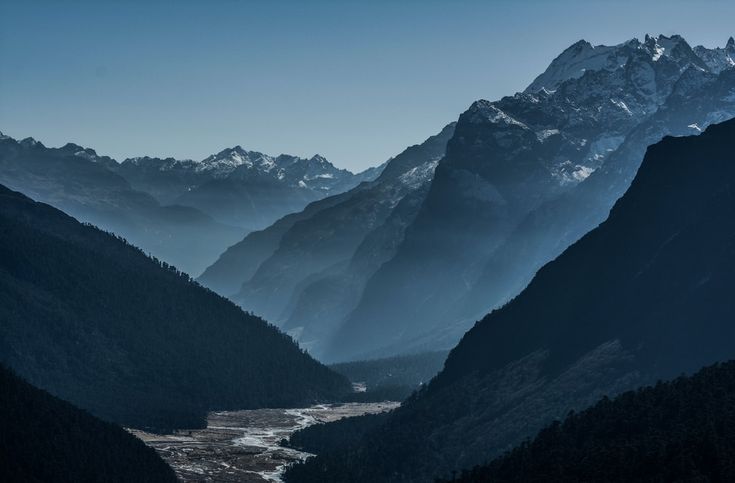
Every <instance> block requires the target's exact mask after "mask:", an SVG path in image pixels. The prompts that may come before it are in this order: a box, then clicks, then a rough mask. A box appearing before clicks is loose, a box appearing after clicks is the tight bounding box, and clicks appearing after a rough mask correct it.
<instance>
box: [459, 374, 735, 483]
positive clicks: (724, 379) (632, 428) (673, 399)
mask: <svg viewBox="0 0 735 483" xmlns="http://www.w3.org/2000/svg"><path fill="white" fill-rule="evenodd" d="M454 481H456V482H462V483H469V482H497V483H511V482H519V483H520V482H530V481H538V482H541V481H545V482H556V481H558V482H562V481H563V482H569V483H574V482H587V481H609V482H613V481H615V482H638V481H639V482H644V481H661V482H663V481H682V482H683V481H691V482H694V481H701V482H723V483H724V482H729V481H735V362H728V363H725V364H719V365H715V366H711V367H707V368H705V369H702V370H701V371H699V372H698V373H697V374H695V375H694V376H692V377H680V378H678V379H675V380H673V381H671V382H666V383H659V384H657V385H656V386H653V387H646V388H645V389H639V390H637V391H631V392H627V393H625V394H622V395H620V396H618V397H617V398H615V399H613V400H610V399H608V398H605V399H603V400H602V401H600V402H599V403H597V404H596V405H595V406H593V407H592V408H590V409H587V410H586V411H582V412H581V413H576V414H575V413H572V414H570V415H569V416H567V418H566V419H565V420H564V421H563V422H561V423H560V422H555V423H553V424H551V425H550V426H548V427H546V428H545V429H544V430H542V431H541V432H540V433H539V434H538V436H536V438H534V439H533V440H532V441H530V442H527V443H524V444H522V445H521V446H519V447H517V448H516V449H514V450H513V451H511V452H509V453H508V454H506V455H505V456H503V457H501V458H498V459H496V460H495V461H493V462H492V463H490V464H489V465H487V466H481V467H477V468H474V469H473V470H472V471H467V472H465V473H464V474H463V475H462V476H461V477H460V478H458V479H457V480H454Z"/></svg>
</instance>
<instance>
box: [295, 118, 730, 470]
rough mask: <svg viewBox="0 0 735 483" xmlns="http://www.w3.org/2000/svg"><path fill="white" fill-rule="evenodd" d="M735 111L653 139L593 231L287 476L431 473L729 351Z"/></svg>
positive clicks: (496, 450) (498, 450) (468, 462)
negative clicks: (357, 433) (392, 399)
mask: <svg viewBox="0 0 735 483" xmlns="http://www.w3.org/2000/svg"><path fill="white" fill-rule="evenodd" d="M733 139H735V120H732V121H727V122H724V123H722V124H718V125H713V126H711V127H709V128H708V129H707V130H706V131H705V132H704V133H703V134H701V135H699V136H690V137H682V138H673V137H667V138H665V139H664V140H663V141H661V142H660V143H658V144H656V145H654V146H651V147H650V148H649V149H648V151H647V154H646V156H645V159H644V161H643V164H642V166H641V168H640V170H639V171H638V174H637V176H636V177H635V179H634V181H633V183H632V185H631V187H630V189H629V190H628V191H627V192H626V194H625V195H624V196H623V197H622V198H621V199H620V200H619V201H618V202H617V203H616V205H615V207H614V208H613V209H612V211H611V213H610V216H609V218H608V219H607V221H605V222H604V223H603V224H601V225H600V226H599V227H598V228H596V229H595V230H593V231H592V232H590V233H588V234H587V235H586V236H584V237H583V238H582V239H581V240H580V241H578V242H577V243H575V244H574V245H572V246H571V247H570V248H569V249H567V250H566V251H565V252H564V253H563V254H562V255H561V256H560V257H559V258H557V259H556V260H554V261H552V262H550V263H549V264H547V265H546V266H545V267H544V268H542V269H541V270H540V271H539V273H538V274H537V275H536V277H535V278H534V280H533V281H532V282H531V284H530V285H529V286H528V287H527V288H526V290H524V291H523V292H522V293H521V294H520V295H519V296H518V297H516V298H515V299H514V300H513V301H511V302H510V303H509V304H507V305H506V306H504V307H502V308H501V309H498V310H496V311H494V312H492V313H491V314H489V315H488V316H486V317H485V318H484V319H483V320H481V321H480V322H478V323H477V324H476V325H475V326H474V328H473V329H471V330H470V331H469V332H468V333H467V334H466V335H465V336H464V338H463V339H462V341H461V342H460V343H459V345H458V346H457V347H456V348H455V349H454V350H452V352H451V353H450V354H449V357H448V358H447V361H446V363H445V366H444V370H443V371H442V372H441V373H439V375H438V376H437V377H436V378H435V379H434V380H433V381H432V382H431V383H430V384H429V386H428V387H427V388H426V389H424V390H422V391H420V392H419V393H418V394H417V395H416V396H414V397H412V398H410V399H409V400H408V401H406V402H405V403H404V404H403V406H402V407H401V408H399V409H397V410H396V411H394V412H393V413H392V414H391V416H390V418H389V419H388V420H387V421H386V423H385V424H382V425H380V426H378V427H377V428H375V429H374V430H371V431H369V432H368V434H367V435H366V436H365V437H364V438H363V440H362V441H361V442H360V444H359V445H358V447H356V448H354V449H347V450H342V451H335V452H333V453H330V454H324V455H320V456H318V457H317V458H313V459H310V460H309V461H307V462H306V463H305V464H304V465H302V466H300V467H299V468H298V470H297V469H295V470H294V471H299V479H298V480H292V481H299V482H304V481H320V482H327V481H340V476H341V475H344V470H345V468H351V469H352V474H351V480H352V481H366V482H367V481H431V480H432V479H433V478H435V477H446V476H448V475H450V474H451V472H452V471H454V470H460V469H462V468H468V467H472V466H474V465H476V464H479V463H482V462H486V461H488V460H489V459H491V458H493V457H495V456H498V455H500V454H502V453H503V452H504V451H506V450H508V449H510V448H511V447H512V446H515V445H517V444H518V443H520V442H521V441H522V440H523V439H525V438H527V437H530V436H532V435H533V434H534V433H536V432H537V431H538V430H540V429H541V428H542V427H544V426H545V425H546V424H548V422H550V421H552V420H554V419H556V418H560V417H563V416H564V415H565V414H566V413H567V412H568V411H569V410H572V409H575V410H579V409H583V408H585V407H588V406H590V405H591V404H593V403H594V402H596V401H597V400H599V398H600V397H602V396H603V395H611V396H612V395H615V394H619V393H621V392H623V391H626V390H630V389H632V388H635V387H639V386H641V385H645V384H649V383H652V382H654V381H655V380H657V379H661V378H670V377H674V376H676V375H677V374H680V373H681V372H692V371H694V370H697V369H699V368H700V367H702V366H704V365H707V364H711V363H714V362H716V361H718V360H728V359H731V358H732V357H733V356H735V342H733V341H735V324H734V323H733V321H734V320H735V300H733V297H732V287H733V286H735V191H733V189H732V187H733V186H734V185H735V151H734V150H733V149H732V140H733Z"/></svg>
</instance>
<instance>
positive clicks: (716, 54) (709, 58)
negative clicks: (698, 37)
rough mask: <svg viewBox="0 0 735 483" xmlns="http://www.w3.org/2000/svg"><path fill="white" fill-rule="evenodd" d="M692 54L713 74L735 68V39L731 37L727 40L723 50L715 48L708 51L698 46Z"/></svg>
mask: <svg viewBox="0 0 735 483" xmlns="http://www.w3.org/2000/svg"><path fill="white" fill-rule="evenodd" d="M694 52H695V53H696V54H697V55H698V56H699V58H701V59H702V61H704V63H705V64H707V67H708V68H709V70H710V71H711V72H713V73H715V74H719V73H720V72H722V71H723V70H725V69H732V68H733V67H735V39H733V38H732V37H730V38H729V39H727V43H726V44H725V47H724V48H722V47H716V48H714V49H708V48H706V47H703V46H701V45H698V46H696V47H694Z"/></svg>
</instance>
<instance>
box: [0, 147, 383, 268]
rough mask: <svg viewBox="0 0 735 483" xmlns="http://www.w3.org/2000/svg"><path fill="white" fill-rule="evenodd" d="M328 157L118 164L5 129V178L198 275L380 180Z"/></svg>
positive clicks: (232, 154) (0, 177) (236, 156)
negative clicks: (272, 230)
mask: <svg viewBox="0 0 735 483" xmlns="http://www.w3.org/2000/svg"><path fill="white" fill-rule="evenodd" d="M379 173H380V167H378V168H371V169H369V170H366V171H364V172H363V173H360V174H356V175H355V174H352V173H350V172H349V171H346V170H340V169H337V168H335V167H334V166H333V165H332V164H331V163H329V162H328V161H327V160H326V159H324V158H323V157H322V156H319V155H317V156H313V157H312V158H310V159H303V158H298V157H295V156H288V155H280V156H278V157H275V158H274V157H271V156H268V155H265V154H262V153H257V152H254V151H246V150H244V149H243V148H241V147H240V146H236V147H234V148H231V149H226V150H223V151H221V152H220V153H217V154H215V155H212V156H209V157H207V158H206V159H204V160H202V161H192V160H176V159H173V158H166V159H160V158H150V157H141V158H131V159H126V160H125V161H123V162H122V163H118V162H116V161H115V160H114V159H112V158H109V157H107V156H101V155H98V154H97V153H96V152H95V151H94V150H93V149H90V148H83V147H81V146H79V145H76V144H72V143H69V144H67V145H65V146H63V147H61V148H47V147H45V146H44V145H43V144H42V143H40V142H38V141H36V140H34V139H32V138H27V139H24V140H22V141H17V140H15V139H13V138H11V137H9V136H4V135H2V134H0V183H3V184H5V185H6V186H8V187H10V188H12V189H15V190H18V191H21V192H23V193H25V194H27V195H29V196H31V197H32V198H34V199H38V200H41V201H44V202H47V203H49V204H52V205H53V206H55V207H57V208H59V209H61V210H63V211H65V212H67V213H69V214H71V215H72V216H74V217H76V218H78V219H80V220H82V221H84V222H88V223H93V224H95V225H97V226H99V227H101V228H103V229H105V230H108V231H112V232H114V233H117V234H119V235H122V236H123V237H125V238H126V239H127V240H129V241H130V242H131V243H133V244H134V245H137V246H139V247H141V248H143V249H144V250H145V251H146V252H149V253H151V254H153V255H155V256H156V257H158V258H160V259H162V260H165V261H166V262H168V263H170V264H173V265H175V266H176V267H178V268H179V269H181V270H184V271H185V272H187V273H189V274H192V275H197V274H200V273H201V272H202V270H203V269H204V268H206V267H207V266H209V265H210V264H211V263H212V262H213V261H214V260H216V258H217V256H219V255H220V254H221V253H222V252H223V251H224V250H225V249H226V248H227V247H228V246H230V245H232V244H233V243H235V242H237V241H238V240H241V239H242V237H243V235H244V234H245V233H247V232H248V231H251V230H253V229H255V228H259V227H263V226H267V225H269V224H271V223H273V222H274V221H275V220H277V219H278V218H280V217H282V216H284V215H285V214H287V213H291V212H297V211H300V210H301V209H303V208H304V206H306V205H307V204H308V203H309V202H311V201H314V200H317V199H320V198H323V197H325V196H328V195H331V194H335V193H339V192H342V191H346V190H349V189H350V188H352V187H354V186H356V185H357V184H359V183H361V182H363V181H369V180H372V179H374V178H375V177H376V176H378V174H379Z"/></svg>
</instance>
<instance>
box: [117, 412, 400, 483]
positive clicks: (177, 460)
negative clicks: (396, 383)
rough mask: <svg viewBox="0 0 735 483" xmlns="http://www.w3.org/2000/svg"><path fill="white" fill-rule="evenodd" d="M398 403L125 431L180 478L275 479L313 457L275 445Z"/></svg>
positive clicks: (218, 417) (213, 417)
mask: <svg viewBox="0 0 735 483" xmlns="http://www.w3.org/2000/svg"><path fill="white" fill-rule="evenodd" d="M399 405H400V403H397V402H392V401H386V402H379V403H345V404H320V405H315V406H311V407H308V408H298V409H254V410H245V411H220V412H213V413H210V414H209V416H208V418H207V428H206V429H194V430H180V431H177V432H175V433H174V434H168V435H162V434H153V433H146V432H143V431H138V430H131V432H132V433H133V434H134V435H136V436H137V437H138V438H140V439H142V440H143V441H144V442H145V443H146V444H148V445H149V446H151V447H153V448H155V449H156V451H158V453H159V454H160V455H161V456H162V457H163V459H165V460H166V462H167V463H168V464H169V465H171V467H172V468H173V469H174V471H176V474H177V475H178V477H179V478H180V479H181V480H182V481H184V482H205V481H206V482H235V481H242V482H280V481H282V480H281V476H282V475H283V472H284V471H285V469H286V467H287V466H288V465H290V464H293V463H296V462H299V461H303V460H305V459H306V458H308V457H310V456H313V455H312V454H310V453H305V452H302V451H297V450H295V449H291V448H284V447H282V446H279V442H280V441H281V440H283V439H288V438H289V437H290V436H291V434H293V433H294V432H295V431H298V430H299V429H302V428H305V427H307V426H311V425H312V424H317V423H326V422H331V421H337V420H338V419H342V418H346V417H351V416H361V415H363V414H376V413H381V412H385V411H390V410H392V409H395V408H396V407H398V406H399Z"/></svg>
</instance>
